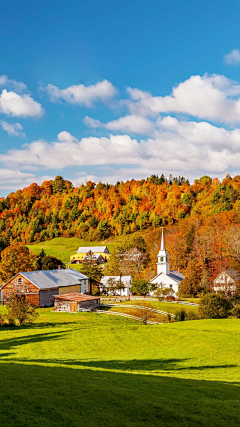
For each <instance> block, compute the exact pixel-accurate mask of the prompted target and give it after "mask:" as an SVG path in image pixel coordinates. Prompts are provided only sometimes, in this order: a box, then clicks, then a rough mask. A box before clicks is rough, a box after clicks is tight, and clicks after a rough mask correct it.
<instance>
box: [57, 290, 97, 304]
mask: <svg viewBox="0 0 240 427" xmlns="http://www.w3.org/2000/svg"><path fill="white" fill-rule="evenodd" d="M54 298H55V299H56V300H63V301H74V302H82V301H91V300H93V299H100V297H92V296H91V295H85V294H79V293H77V292H72V293H70V294H63V295H54Z"/></svg>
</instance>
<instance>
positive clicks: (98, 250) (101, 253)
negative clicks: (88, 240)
mask: <svg viewBox="0 0 240 427" xmlns="http://www.w3.org/2000/svg"><path fill="white" fill-rule="evenodd" d="M90 251H91V252H92V253H93V254H94V257H95V258H96V260H97V262H98V264H104V263H105V262H107V260H108V258H109V257H110V253H109V250H108V248H107V246H82V247H79V248H78V250H77V253H76V254H74V255H71V257H70V263H71V264H80V263H81V262H83V260H84V258H85V257H86V255H87V254H88V253H89V252H90Z"/></svg>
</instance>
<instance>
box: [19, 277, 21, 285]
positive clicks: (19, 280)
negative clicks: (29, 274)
mask: <svg viewBox="0 0 240 427" xmlns="http://www.w3.org/2000/svg"><path fill="white" fill-rule="evenodd" d="M18 283H19V285H21V283H22V278H21V277H19V278H18Z"/></svg>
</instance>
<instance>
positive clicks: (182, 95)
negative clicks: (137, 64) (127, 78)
mask: <svg viewBox="0 0 240 427" xmlns="http://www.w3.org/2000/svg"><path fill="white" fill-rule="evenodd" d="M127 91H128V94H129V95H130V98H131V100H129V101H128V102H127V104H128V108H129V110H130V112H131V113H132V114H136V115H142V116H157V115H158V114H159V113H171V112H174V113H182V114H188V115H190V116H195V117H198V118H200V119H205V120H209V121H219V122H225V123H231V124H233V123H239V122H240V99H239V95H240V85H239V84H237V83H236V82H234V81H232V80H230V79H228V78H227V77H225V76H221V75H215V74H213V75H208V74H205V75H204V76H202V77H201V76H191V77H190V78H189V79H188V80H186V81H184V82H182V83H180V84H179V85H178V86H176V87H174V88H173V90H172V94H171V95H168V96H153V95H152V94H151V93H149V92H144V91H141V90H139V89H133V88H128V89H127Z"/></svg>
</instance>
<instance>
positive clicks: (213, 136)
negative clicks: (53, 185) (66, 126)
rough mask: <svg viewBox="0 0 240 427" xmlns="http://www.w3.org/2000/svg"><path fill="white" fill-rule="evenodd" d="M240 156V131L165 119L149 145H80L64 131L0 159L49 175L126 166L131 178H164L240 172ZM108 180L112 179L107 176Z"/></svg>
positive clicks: (120, 138) (122, 138)
mask: <svg viewBox="0 0 240 427" xmlns="http://www.w3.org/2000/svg"><path fill="white" fill-rule="evenodd" d="M239 156H240V129H238V128H236V129H233V130H226V129H224V128H218V127H216V126H213V125H212V124H210V123H207V122H200V123H198V122H188V121H179V120H178V119H176V118H174V117H170V116H167V117H164V118H162V119H159V120H158V123H157V127H156V129H155V132H154V136H153V137H151V138H148V139H146V140H139V141H137V140H136V139H133V138H130V136H129V135H110V136H109V137H108V138H107V137H89V138H82V139H81V140H78V139H77V138H75V137H74V136H72V135H71V134H70V133H69V132H66V131H63V132H61V133H60V134H58V139H57V141H54V142H51V143H47V142H45V141H42V140H39V141H34V142H32V143H31V144H28V145H26V144H25V145H24V146H23V148H22V149H20V150H9V151H8V152H7V153H6V154H2V155H0V161H1V162H3V163H4V164H6V165H11V167H12V165H16V167H23V166H27V165H30V166H33V165H35V166H37V167H45V168H48V169H57V168H58V169H63V168H65V167H71V166H80V167H85V166H99V167H101V168H102V167H103V166H107V165H108V166H112V165H117V166H118V167H122V165H126V169H128V167H132V168H133V169H132V173H133V174H132V177H136V174H138V175H139V176H141V174H142V176H145V175H146V174H152V173H160V172H161V173H162V172H165V173H170V172H171V173H174V174H181V175H182V174H185V175H188V174H189V175H191V176H193V175H195V176H198V175H199V174H202V173H212V174H221V173H224V172H225V171H228V170H229V169H231V168H238V167H239ZM117 173H118V172H117ZM88 174H89V172H88ZM90 174H91V172H90ZM94 175H95V174H94ZM105 177H106V179H107V178H109V175H108V174H106V173H105ZM82 179H83V178H82ZM108 180H109V179H108Z"/></svg>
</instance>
